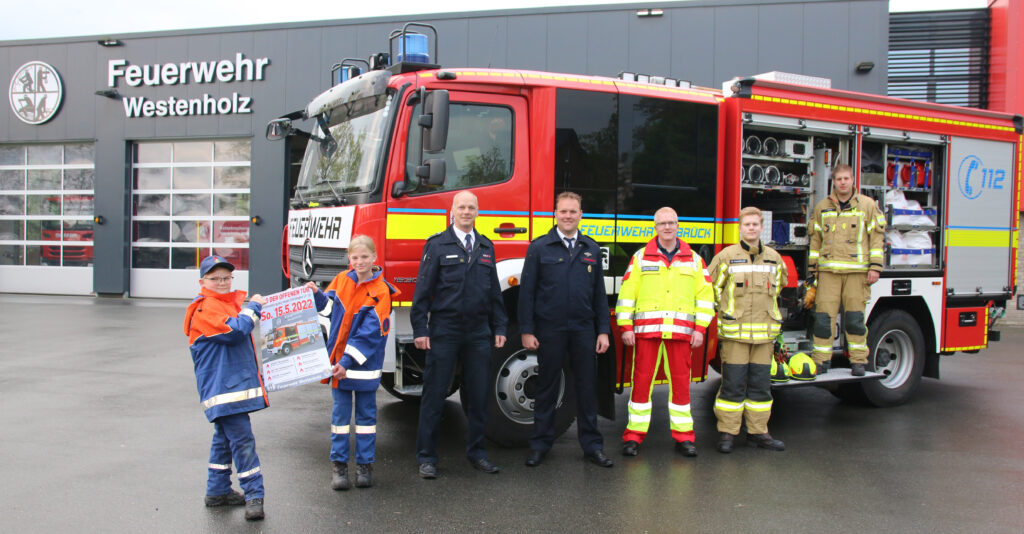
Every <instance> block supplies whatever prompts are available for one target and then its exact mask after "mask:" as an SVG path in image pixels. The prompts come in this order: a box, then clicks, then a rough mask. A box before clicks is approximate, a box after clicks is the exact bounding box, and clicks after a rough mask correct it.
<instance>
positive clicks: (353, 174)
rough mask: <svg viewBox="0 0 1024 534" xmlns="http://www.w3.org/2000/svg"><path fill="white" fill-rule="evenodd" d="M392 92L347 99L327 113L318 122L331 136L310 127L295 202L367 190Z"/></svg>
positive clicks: (382, 141)
mask: <svg viewBox="0 0 1024 534" xmlns="http://www.w3.org/2000/svg"><path fill="white" fill-rule="evenodd" d="M393 96H394V95H393V93H392V91H388V93H387V94H382V95H374V96H369V97H366V98H362V99H358V100H353V101H350V102H347V103H345V104H344V105H341V106H339V107H336V108H334V109H332V110H331V111H329V112H327V113H326V114H325V115H324V117H323V120H322V123H323V124H326V125H327V129H328V130H329V131H330V133H331V137H333V138H334V143H331V142H330V141H327V140H326V137H325V134H324V132H323V128H321V127H319V126H318V127H316V128H314V130H313V133H312V138H311V139H310V141H309V145H308V146H307V147H306V155H305V156H304V157H303V159H302V170H301V171H300V173H299V181H298V184H297V186H296V189H295V200H300V201H301V200H313V199H315V200H324V199H331V200H340V199H341V197H342V195H344V194H346V193H365V192H368V191H371V190H372V189H373V188H374V186H375V185H376V184H375V180H376V177H377V176H378V172H377V170H378V165H379V164H380V162H381V159H382V156H381V150H382V149H383V147H384V144H385V140H386V138H387V131H386V130H387V126H388V120H387V119H388V117H389V115H390V110H391V105H392V98H393Z"/></svg>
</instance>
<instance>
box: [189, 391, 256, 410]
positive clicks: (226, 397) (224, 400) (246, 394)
mask: <svg viewBox="0 0 1024 534" xmlns="http://www.w3.org/2000/svg"><path fill="white" fill-rule="evenodd" d="M262 396H263V388H262V387H255V388H251V389H247V390H245V391H232V392H229V393H221V394H220V395H214V396H213V397H210V398H208V399H206V400H204V401H203V402H202V404H203V408H205V409H207V410H209V409H210V408H213V407H214V406H220V405H221V404H230V403H232V402H242V401H247V400H249V399H255V398H257V397H262Z"/></svg>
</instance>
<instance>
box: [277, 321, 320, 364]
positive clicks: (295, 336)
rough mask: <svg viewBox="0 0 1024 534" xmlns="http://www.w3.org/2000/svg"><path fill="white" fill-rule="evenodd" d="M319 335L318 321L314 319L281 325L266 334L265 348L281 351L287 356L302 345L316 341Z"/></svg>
mask: <svg viewBox="0 0 1024 534" xmlns="http://www.w3.org/2000/svg"><path fill="white" fill-rule="evenodd" d="M319 335H321V332H320V323H318V322H316V321H306V322H301V323H297V324H293V325H288V326H281V327H278V328H275V329H274V330H273V331H271V332H269V333H268V334H267V339H266V342H267V350H269V351H270V352H271V353H273V354H277V353H278V352H281V353H283V354H284V355H285V356H287V355H289V354H291V353H292V351H293V350H295V349H297V348H299V347H302V346H303V345H307V344H309V343H314V342H316V339H317V336H319Z"/></svg>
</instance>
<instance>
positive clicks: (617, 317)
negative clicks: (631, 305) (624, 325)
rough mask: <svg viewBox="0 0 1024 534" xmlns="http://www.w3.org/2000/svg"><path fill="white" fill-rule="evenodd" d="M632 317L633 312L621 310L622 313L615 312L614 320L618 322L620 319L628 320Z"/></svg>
mask: <svg viewBox="0 0 1024 534" xmlns="http://www.w3.org/2000/svg"><path fill="white" fill-rule="evenodd" d="M632 318H633V314H632V313H630V312H622V313H616V314H615V320H617V321H619V322H620V323H621V322H622V321H628V320H630V319H632Z"/></svg>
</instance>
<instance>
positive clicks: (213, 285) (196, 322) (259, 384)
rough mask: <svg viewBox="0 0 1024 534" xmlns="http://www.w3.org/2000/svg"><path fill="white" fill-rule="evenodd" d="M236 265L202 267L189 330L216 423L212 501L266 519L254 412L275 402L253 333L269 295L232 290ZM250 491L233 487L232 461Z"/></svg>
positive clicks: (202, 394)
mask: <svg viewBox="0 0 1024 534" xmlns="http://www.w3.org/2000/svg"><path fill="white" fill-rule="evenodd" d="M234 270H235V266H234V265H232V264H231V263H230V262H228V261H227V260H225V259H224V258H222V257H220V256H209V257H207V258H206V259H204V260H203V262H202V263H201V264H200V266H199V285H200V288H201V289H200V291H199V295H198V296H196V298H195V300H193V301H192V304H190V305H189V307H188V310H187V311H186V312H185V335H187V336H188V341H189V351H190V352H191V353H192V363H193V364H194V365H195V373H196V386H197V387H198V389H199V400H200V402H201V404H202V406H203V410H204V411H205V412H206V418H207V419H209V420H210V422H211V423H213V429H214V432H213V443H212V444H211V445H210V463H209V474H208V477H207V482H206V506H211V507H212V506H225V505H241V504H245V518H246V519H247V520H249V521H256V520H260V519H263V475H262V474H261V473H260V459H259V457H258V456H256V440H255V438H253V435H252V426H251V424H250V423H249V412H255V411H257V410H262V409H263V408H266V407H267V406H269V405H270V402H269V400H268V399H267V392H266V390H265V389H264V388H263V379H262V378H261V377H260V372H259V365H258V363H257V361H256V347H255V346H254V345H253V342H252V338H251V337H250V333H251V332H252V329H253V328H254V327H255V325H256V324H257V321H258V320H259V316H260V312H261V311H262V306H263V297H261V296H260V295H259V294H254V295H253V296H252V298H250V299H249V302H248V303H246V304H245V306H244V307H243V306H242V303H243V302H244V301H245V291H232V290H231V279H232V278H233V276H232V275H231V273H232V271H234ZM232 460H234V462H235V469H236V471H237V472H238V483H239V485H241V486H242V490H243V491H245V495H244V496H243V495H242V494H240V493H238V492H237V491H234V490H232V489H231V462H232Z"/></svg>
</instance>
